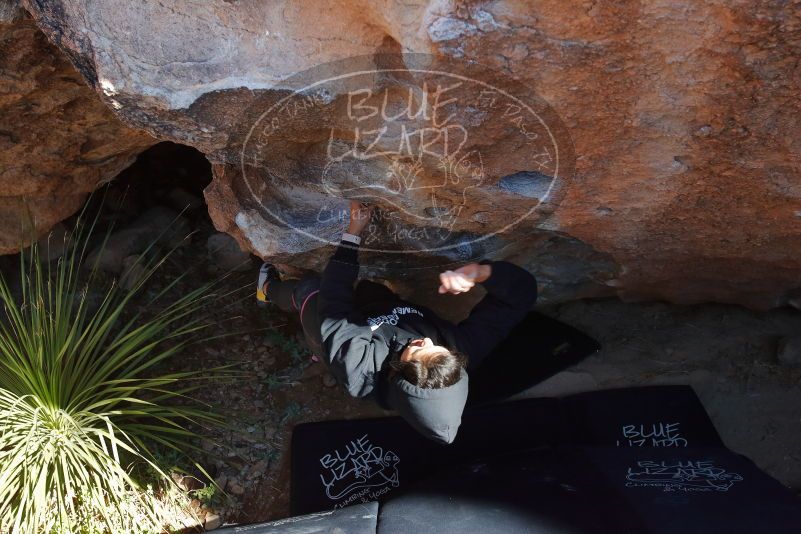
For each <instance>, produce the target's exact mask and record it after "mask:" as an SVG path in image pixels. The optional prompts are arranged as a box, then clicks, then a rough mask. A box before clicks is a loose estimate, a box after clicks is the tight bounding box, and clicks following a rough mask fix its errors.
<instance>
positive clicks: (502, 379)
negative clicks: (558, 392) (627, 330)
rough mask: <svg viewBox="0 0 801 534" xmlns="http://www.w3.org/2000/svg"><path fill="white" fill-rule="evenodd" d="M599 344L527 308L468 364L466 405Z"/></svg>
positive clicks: (546, 373)
mask: <svg viewBox="0 0 801 534" xmlns="http://www.w3.org/2000/svg"><path fill="white" fill-rule="evenodd" d="M600 348H601V345H600V344H599V343H598V342H597V341H596V340H594V339H593V338H591V337H590V336H588V335H587V334H585V333H584V332H581V331H580V330H577V329H576V328H573V327H572V326H570V325H567V324H565V323H562V322H560V321H557V320H556V319H553V318H551V317H548V316H547V315H543V314H541V313H538V312H530V313H529V314H528V315H527V316H526V318H525V319H524V320H523V321H522V322H521V323H520V324H519V325H517V326H516V327H515V328H514V329H513V330H512V332H511V333H510V334H509V336H507V338H506V339H505V340H504V341H503V342H502V343H501V344H500V345H498V347H496V348H495V350H493V351H492V354H490V355H489V356H487V358H485V359H484V360H483V361H481V362H480V363H478V364H477V365H475V366H473V365H469V366H468V371H469V374H470V392H469V397H468V401H467V402H468V405H472V406H475V405H478V404H485V403H488V402H493V401H500V400H504V399H507V398H509V397H511V396H513V395H516V394H518V393H520V392H522V391H525V390H526V389H528V388H530V387H532V386H534V385H536V384H538V383H540V382H542V381H543V380H545V379H546V378H549V377H551V376H553V375H555V374H556V373H558V372H560V371H563V370H565V369H567V368H568V367H570V366H572V365H575V364H577V363H579V362H580V361H581V360H583V359H584V358H586V357H587V356H589V355H591V354H594V353H596V352H598V350H599V349H600Z"/></svg>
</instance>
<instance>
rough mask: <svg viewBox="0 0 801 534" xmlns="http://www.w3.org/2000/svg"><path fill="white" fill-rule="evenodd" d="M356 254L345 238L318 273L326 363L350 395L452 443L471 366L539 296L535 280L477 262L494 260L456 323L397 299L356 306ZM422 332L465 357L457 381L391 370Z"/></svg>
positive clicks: (514, 270) (507, 265)
mask: <svg viewBox="0 0 801 534" xmlns="http://www.w3.org/2000/svg"><path fill="white" fill-rule="evenodd" d="M357 251H358V248H357V247H355V246H353V245H351V244H350V243H344V242H343V243H342V244H340V246H339V247H338V248H337V251H336V252H335V253H334V255H333V256H332V258H331V260H330V261H329V262H328V265H327V266H326V268H325V271H324V272H323V277H322V281H321V284H320V294H319V300H318V313H319V316H320V317H319V318H320V325H321V327H320V329H321V332H320V334H321V338H322V342H323V347H324V354H323V360H324V361H325V363H326V364H327V365H328V367H329V369H330V371H331V373H332V374H333V375H334V376H335V377H336V378H337V380H338V381H339V382H340V383H341V384H342V385H344V387H345V388H346V389H347V391H348V393H349V394H350V395H352V396H354V397H366V398H371V399H373V400H375V401H376V402H378V404H380V405H381V406H382V407H384V408H385V409H392V410H395V411H397V412H398V413H399V414H400V415H401V417H403V418H404V419H405V420H406V421H407V422H408V423H409V424H410V425H411V426H412V427H413V428H415V429H416V430H417V431H418V432H420V433H422V434H423V435H424V436H426V437H428V438H430V439H433V440H435V441H438V442H441V443H451V442H453V440H454V439H455V438H456V433H457V431H458V429H459V425H460V424H461V420H462V411H463V410H464V406H465V402H466V401H467V386H468V374H467V373H468V370H470V371H473V370H474V369H476V368H477V367H478V366H479V364H480V363H481V362H482V361H483V360H484V358H485V357H486V356H487V355H489V354H490V353H491V352H492V349H493V348H495V346H497V345H498V344H499V343H500V342H501V341H502V340H503V339H504V338H505V337H506V336H507V335H508V334H509V332H510V331H511V330H512V328H514V327H515V326H516V325H517V324H518V323H519V322H520V321H522V320H523V318H524V317H525V316H526V313H528V311H529V310H530V309H531V307H532V306H533V305H534V302H535V300H536V298H537V283H536V280H535V279H534V277H533V276H532V275H531V274H530V273H528V272H527V271H526V270H524V269H522V268H520V267H517V266H516V265H514V264H511V263H508V262H503V261H496V262H487V261H483V262H481V263H489V264H490V265H492V276H491V277H490V278H489V279H488V280H486V281H485V282H483V283H482V285H483V286H484V288H485V289H486V291H487V294H486V296H485V297H484V298H483V299H482V300H481V301H480V302H479V303H478V304H477V305H476V306H475V307H474V308H473V310H472V311H471V313H470V315H469V317H468V318H467V319H465V320H464V321H462V322H460V323H459V324H453V323H451V322H449V321H446V320H444V319H442V318H440V317H438V316H437V315H436V314H435V313H434V312H432V311H431V310H429V309H427V308H425V307H423V306H418V305H415V304H412V303H409V302H406V301H404V300H402V299H400V298H397V297H394V298H388V299H386V300H381V301H378V302H369V303H366V304H362V305H360V306H358V307H357V306H355V303H354V283H355V282H356V278H357V276H358V274H359V264H358V257H357ZM424 337H428V338H431V340H432V341H433V342H434V343H435V344H437V345H441V346H444V347H448V348H450V349H456V350H458V351H459V352H461V353H462V354H465V355H466V356H467V357H468V361H469V364H468V368H467V369H463V370H462V373H461V378H460V379H459V381H457V382H456V383H455V384H453V385H451V386H449V387H445V388H438V389H425V388H420V387H417V386H415V385H413V384H411V383H410V382H408V381H406V380H405V379H403V378H402V377H401V376H400V374H396V373H393V374H391V373H389V365H388V364H389V362H390V361H391V360H392V359H393V358H396V357H398V356H399V352H400V350H402V348H403V347H404V346H405V345H406V344H407V343H408V342H409V341H410V340H414V339H421V338H424Z"/></svg>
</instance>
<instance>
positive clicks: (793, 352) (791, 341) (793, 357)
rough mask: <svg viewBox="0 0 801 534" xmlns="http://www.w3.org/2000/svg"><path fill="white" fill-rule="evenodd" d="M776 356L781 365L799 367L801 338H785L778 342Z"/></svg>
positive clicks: (800, 364) (800, 363) (800, 362)
mask: <svg viewBox="0 0 801 534" xmlns="http://www.w3.org/2000/svg"><path fill="white" fill-rule="evenodd" d="M776 356H777V357H778V359H779V363H781V364H782V365H786V366H788V367H797V366H801V336H795V337H786V338H784V339H782V340H781V341H779V346H778V350H777V351H776Z"/></svg>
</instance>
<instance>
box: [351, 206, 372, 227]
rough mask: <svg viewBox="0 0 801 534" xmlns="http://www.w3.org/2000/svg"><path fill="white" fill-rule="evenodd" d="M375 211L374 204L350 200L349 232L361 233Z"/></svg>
mask: <svg viewBox="0 0 801 534" xmlns="http://www.w3.org/2000/svg"><path fill="white" fill-rule="evenodd" d="M372 213H373V206H368V205H367V204H363V203H361V202H357V201H356V200H351V201H350V224H348V233H349V234H353V235H359V234H361V233H362V231H364V229H365V228H366V227H367V225H368V224H369V223H370V216H371V215H372Z"/></svg>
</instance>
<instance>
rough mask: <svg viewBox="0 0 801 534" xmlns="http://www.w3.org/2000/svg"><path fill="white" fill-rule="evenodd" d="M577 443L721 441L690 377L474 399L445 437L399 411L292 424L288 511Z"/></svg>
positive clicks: (375, 496)
mask: <svg viewBox="0 0 801 534" xmlns="http://www.w3.org/2000/svg"><path fill="white" fill-rule="evenodd" d="M577 447H611V448H615V449H621V450H627V449H632V450H634V449H654V448H674V449H679V448H688V447H693V448H715V447H719V448H722V447H723V444H722V442H721V440H720V437H719V436H718V434H717V432H716V431H715V429H714V426H713V425H712V422H711V421H710V420H709V417H708V416H707V414H706V411H705V410H704V408H703V406H702V405H701V403H700V401H699V400H698V397H697V396H696V395H695V393H694V392H693V390H692V389H691V388H690V387H687V386H656V387H646V388H629V389H622V390H608V391H599V392H594V393H584V394H579V395H573V396H569V397H565V398H562V399H554V398H544V399H522V400H518V401H512V402H505V403H494V404H487V405H482V406H477V407H473V408H470V409H467V410H465V413H464V415H463V417H462V426H461V428H460V430H459V434H458V435H457V437H456V440H455V441H454V442H453V443H452V444H451V445H440V444H437V443H435V442H433V441H430V440H428V439H426V438H424V437H423V436H421V435H419V434H418V433H417V432H415V431H414V430H412V429H411V427H409V426H408V424H407V423H406V422H405V421H403V420H402V419H401V418H399V417H382V418H374V419H360V420H349V421H323V422H319V423H307V424H302V425H298V426H297V427H295V430H294V432H293V436H292V458H291V471H292V473H291V511H292V514H293V515H296V514H305V513H309V512H316V511H320V510H328V509H333V508H339V507H342V506H347V505H349V504H354V503H360V502H369V501H374V500H378V501H383V500H385V499H386V498H388V497H390V496H391V495H393V494H394V493H395V492H397V491H398V490H399V489H403V488H405V487H407V486H408V485H410V484H413V483H415V482H417V481H419V480H422V479H424V478H426V477H427V476H429V475H431V474H433V473H435V472H438V471H440V470H442V469H445V468H448V467H450V466H456V465H461V464H470V463H474V462H481V461H484V460H486V459H488V458H491V457H497V456H499V455H508V454H513V453H523V452H528V451H542V450H546V449H567V448H577ZM532 454H533V453H532Z"/></svg>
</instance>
